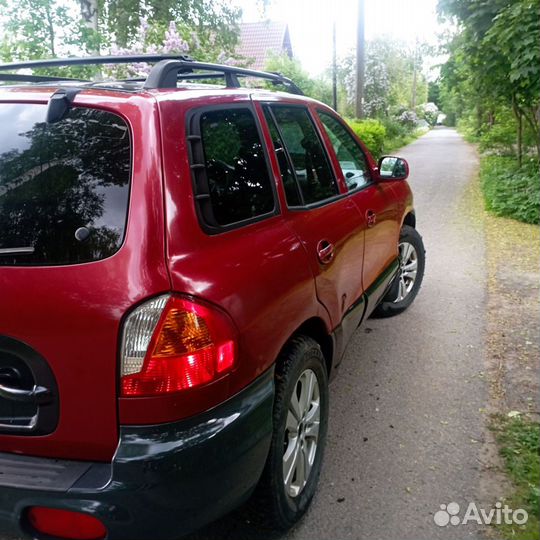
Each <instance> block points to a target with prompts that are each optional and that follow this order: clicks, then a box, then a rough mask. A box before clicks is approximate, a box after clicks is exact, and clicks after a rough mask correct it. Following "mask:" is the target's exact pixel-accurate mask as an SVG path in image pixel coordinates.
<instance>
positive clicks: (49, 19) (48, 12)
mask: <svg viewBox="0 0 540 540" xmlns="http://www.w3.org/2000/svg"><path fill="white" fill-rule="evenodd" d="M45 15H46V17H47V29H48V32H49V48H50V49H51V58H54V57H56V48H55V44H54V41H55V35H54V23H53V20H52V16H51V10H50V8H49V6H46V7H45Z"/></svg>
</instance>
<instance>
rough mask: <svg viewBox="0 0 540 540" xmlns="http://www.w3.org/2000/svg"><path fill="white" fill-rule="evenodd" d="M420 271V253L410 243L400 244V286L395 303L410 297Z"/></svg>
mask: <svg viewBox="0 0 540 540" xmlns="http://www.w3.org/2000/svg"><path fill="white" fill-rule="evenodd" d="M417 271H418V253H416V248H415V247H414V246H413V245H412V244H411V243H409V242H400V243H399V277H398V279H399V284H398V294H397V297H396V299H395V300H394V303H397V302H402V301H403V300H405V298H407V296H409V294H410V292H411V291H412V289H413V287H414V283H415V281H416V273H417Z"/></svg>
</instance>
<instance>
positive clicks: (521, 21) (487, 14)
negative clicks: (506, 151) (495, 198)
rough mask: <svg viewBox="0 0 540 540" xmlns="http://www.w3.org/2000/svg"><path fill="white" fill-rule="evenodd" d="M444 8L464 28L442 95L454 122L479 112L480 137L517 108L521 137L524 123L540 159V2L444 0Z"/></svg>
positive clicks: (445, 71) (452, 46)
mask: <svg viewBox="0 0 540 540" xmlns="http://www.w3.org/2000/svg"><path fill="white" fill-rule="evenodd" d="M439 11H440V13H441V14H443V15H446V16H448V17H451V18H453V19H455V20H457V22H458V23H459V28H460V31H459V33H457V34H456V35H455V36H454V37H453V38H452V39H451V40H450V41H449V43H448V45H447V52H448V53H449V59H448V61H447V62H446V63H445V64H444V66H443V67H442V70H441V75H442V77H441V92H440V98H441V103H442V108H443V110H444V112H445V113H446V114H447V115H448V117H449V121H450V122H454V121H455V120H456V119H459V118H460V117H462V116H464V115H468V114H469V113H470V112H473V111H474V113H475V115H476V119H475V124H476V131H477V134H478V135H480V134H481V133H482V132H485V131H486V128H489V129H490V128H491V127H493V126H494V125H495V124H494V122H493V117H495V118H496V117H497V115H498V112H499V111H500V109H501V107H502V108H506V109H511V110H512V112H513V114H514V116H515V118H516V120H515V128H514V130H515V131H514V133H515V138H516V141H517V140H518V138H519V137H518V125H519V123H520V122H523V123H525V124H526V125H527V129H530V130H531V131H532V132H533V134H534V137H533V144H534V146H535V147H536V150H537V152H538V155H539V157H540V142H539V140H540V128H539V123H538V115H537V111H538V108H539V107H540V49H539V48H538V46H537V45H538V43H539V42H540V25H539V24H538V20H539V16H540V0H511V1H508V0H467V1H463V0H439ZM499 135H500V133H499V134H498V135H497V134H496V135H495V138H499ZM519 153H520V154H521V149H520V150H519Z"/></svg>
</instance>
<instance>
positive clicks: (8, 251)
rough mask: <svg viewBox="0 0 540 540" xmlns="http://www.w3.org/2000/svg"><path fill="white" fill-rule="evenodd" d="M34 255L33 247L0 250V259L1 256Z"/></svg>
mask: <svg viewBox="0 0 540 540" xmlns="http://www.w3.org/2000/svg"><path fill="white" fill-rule="evenodd" d="M32 253H34V246H27V247H13V248H0V257H1V256H2V255H31V254H32Z"/></svg>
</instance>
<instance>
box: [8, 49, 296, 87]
mask: <svg viewBox="0 0 540 540" xmlns="http://www.w3.org/2000/svg"><path fill="white" fill-rule="evenodd" d="M138 62H157V63H156V64H155V65H154V66H153V67H152V69H151V71H150V73H149V74H148V77H147V78H146V80H144V79H130V81H142V82H143V88H145V89H154V88H176V86H177V82H178V81H179V80H190V79H191V80H193V79H215V78H221V77H223V78H224V79H225V85H226V86H227V87H228V88H239V87H240V86H241V85H240V82H239V77H254V78H257V79H264V80H267V81H269V82H271V83H273V84H281V85H283V86H284V87H285V88H286V89H287V90H289V91H290V92H291V93H293V94H300V95H303V92H302V90H300V88H298V86H296V84H294V82H293V81H292V80H291V79H289V78H288V77H284V76H283V75H280V74H279V73H269V72H266V71H257V70H254V69H247V68H241V67H236V66H228V65H221V64H211V63H206V62H197V61H195V60H193V59H192V58H191V57H189V56H187V55H164V54H144V55H128V56H88V57H86V58H53V59H49V60H28V61H24V62H13V63H9V64H0V81H23V82H48V81H51V82H53V81H74V82H91V81H86V80H84V79H73V78H69V77H62V76H60V75H59V76H48V75H47V76H45V75H25V74H20V73H2V72H5V71H14V70H18V69H29V68H30V69H34V68H47V67H61V66H84V65H104V64H131V63H138ZM199 72H200V73H199Z"/></svg>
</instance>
